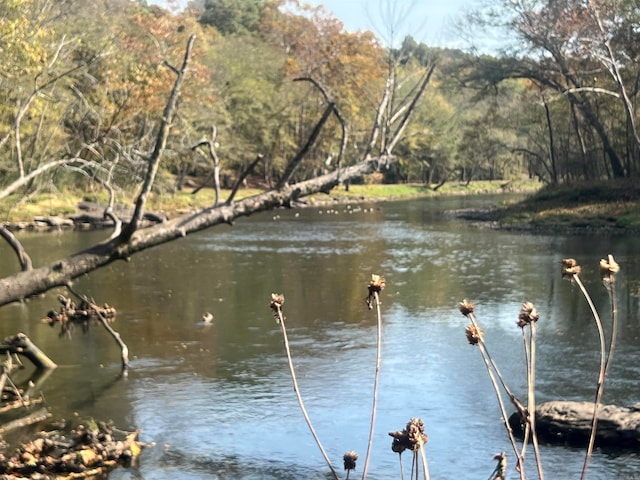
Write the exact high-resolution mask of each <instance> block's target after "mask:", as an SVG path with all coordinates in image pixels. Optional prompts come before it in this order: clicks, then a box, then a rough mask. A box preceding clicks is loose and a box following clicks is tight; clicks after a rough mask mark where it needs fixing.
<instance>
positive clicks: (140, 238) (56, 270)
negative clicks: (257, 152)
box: [0, 158, 387, 306]
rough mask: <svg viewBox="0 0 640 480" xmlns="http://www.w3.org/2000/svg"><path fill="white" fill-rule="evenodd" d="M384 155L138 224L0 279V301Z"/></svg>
mask: <svg viewBox="0 0 640 480" xmlns="http://www.w3.org/2000/svg"><path fill="white" fill-rule="evenodd" d="M381 161H384V162H386V161H387V159H385V158H369V159H367V160H366V161H363V162H360V163H357V164H355V165H351V166H349V167H345V168H344V169H342V171H341V172H338V171H334V172H331V173H328V174H325V175H321V176H319V177H316V178H313V179H311V180H306V181H304V182H299V183H295V184H292V185H285V186H284V187H283V188H282V189H280V190H270V191H268V192H264V193H261V194H258V195H254V196H252V197H247V198H243V199H242V200H238V201H236V202H233V203H232V204H229V205H220V206H218V207H216V208H204V209H201V210H198V211H197V212H195V213H191V214H186V215H182V216H179V217H176V218H173V219H170V220H168V221H166V222H164V223H161V224H155V225H152V226H149V227H146V228H142V229H140V230H138V231H136V232H134V233H133V234H132V235H131V238H129V241H128V242H126V243H123V242H122V241H121V240H120V237H118V238H114V239H111V240H109V241H106V242H103V243H99V244H96V245H93V246H91V247H89V248H88V249H86V250H83V251H81V252H78V253H75V254H73V255H71V256H69V257H66V258H63V259H60V260H57V261H55V262H53V263H51V264H49V265H46V266H43V267H39V268H33V269H32V270H29V271H26V272H19V273H16V274H14V275H11V276H8V277H5V278H2V279H0V306H2V305H6V304H9V303H12V302H16V301H21V300H23V299H26V298H28V297H31V296H33V295H37V294H39V293H43V292H46V291H48V290H51V289H52V288H56V287H66V285H67V284H68V283H69V282H71V281H72V280H73V279H74V278H77V277H79V276H81V275H85V274H87V273H89V272H92V271H94V270H96V269H98V268H100V267H103V266H105V265H108V264H110V263H112V262H114V261H116V260H126V259H128V258H129V257H131V256H132V255H133V254H135V253H138V252H140V251H143V250H146V249H148V248H151V247H154V246H157V245H161V244H163V243H166V242H170V241H172V240H175V239H178V238H182V237H184V236H186V235H188V234H190V233H194V232H198V231H201V230H204V229H207V228H210V227H213V226H215V225H220V224H223V223H226V224H228V223H231V222H232V221H233V220H234V219H236V218H239V217H246V216H249V215H252V214H254V213H258V212H263V211H266V210H271V209H273V208H277V207H280V206H283V205H288V204H290V203H291V202H292V201H294V200H296V199H298V198H302V197H305V196H308V195H312V194H314V193H318V192H329V191H331V189H333V188H334V187H335V186H337V185H338V182H339V180H349V179H352V178H357V177H359V176H361V175H363V174H367V173H372V172H374V171H376V170H377V169H378V166H379V164H380V162H381Z"/></svg>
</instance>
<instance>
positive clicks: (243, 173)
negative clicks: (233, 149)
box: [225, 153, 264, 205]
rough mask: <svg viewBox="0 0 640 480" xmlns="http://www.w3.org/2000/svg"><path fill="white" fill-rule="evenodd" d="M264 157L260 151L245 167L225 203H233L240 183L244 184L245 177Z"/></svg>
mask: <svg viewBox="0 0 640 480" xmlns="http://www.w3.org/2000/svg"><path fill="white" fill-rule="evenodd" d="M263 158H264V155H262V154H261V153H259V154H258V155H256V158H255V160H254V161H253V162H251V163H250V164H249V166H248V167H247V168H245V169H244V171H243V172H242V173H241V174H240V176H239V177H238V180H236V183H235V185H234V186H233V188H232V189H231V193H230V194H229V198H227V201H226V202H225V205H231V202H232V201H233V199H234V197H235V196H236V193H238V189H239V188H240V185H242V182H243V181H244V179H245V178H247V175H249V174H250V173H251V172H252V171H253V169H254V168H256V165H258V162H259V161H260V160H262V159H263Z"/></svg>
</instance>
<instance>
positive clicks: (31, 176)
mask: <svg viewBox="0 0 640 480" xmlns="http://www.w3.org/2000/svg"><path fill="white" fill-rule="evenodd" d="M74 163H78V164H81V165H85V166H95V165H96V164H95V162H92V161H89V160H84V159H82V158H78V157H74V158H65V159H63V160H54V161H52V162H49V163H45V164H44V165H40V166H39V167H38V168H36V169H35V170H33V171H31V172H29V174H28V175H26V176H24V177H21V178H18V179H17V180H15V181H14V182H13V183H11V184H10V185H8V186H7V187H5V188H4V189H3V190H2V191H0V200H2V199H3V198H6V197H8V196H9V195H11V194H12V193H13V192H15V191H16V190H18V189H19V188H21V187H23V186H24V185H26V184H27V183H29V182H30V181H31V180H33V179H34V178H36V177H37V176H39V175H42V174H43V173H44V172H46V171H48V170H51V169H53V168H56V167H59V166H61V165H71V164H74Z"/></svg>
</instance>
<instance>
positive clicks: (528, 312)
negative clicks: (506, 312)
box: [516, 302, 540, 328]
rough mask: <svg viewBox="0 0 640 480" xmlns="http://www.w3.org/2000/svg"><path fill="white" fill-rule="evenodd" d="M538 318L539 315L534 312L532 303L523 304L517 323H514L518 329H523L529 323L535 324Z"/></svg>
mask: <svg viewBox="0 0 640 480" xmlns="http://www.w3.org/2000/svg"><path fill="white" fill-rule="evenodd" d="M539 318H540V314H539V313H538V311H537V310H536V307H534V306H533V303H531V302H525V303H523V304H522V308H521V309H520V313H519V314H518V321H517V322H516V323H517V325H518V326H519V327H520V328H524V327H525V326H527V325H529V324H530V323H531V322H537V321H538V319H539Z"/></svg>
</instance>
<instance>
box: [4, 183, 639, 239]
mask: <svg viewBox="0 0 640 480" xmlns="http://www.w3.org/2000/svg"><path fill="white" fill-rule="evenodd" d="M260 192H261V190H260V189H257V188H247V189H243V190H241V191H240V192H239V193H238V195H237V198H243V197H248V196H251V195H255V194H258V193H260ZM503 193H525V194H529V195H528V196H527V197H526V198H525V199H524V200H522V201H520V202H518V203H515V204H507V205H502V206H500V207H498V208H495V209H492V210H477V209H471V210H466V211H462V212H455V215H456V216H457V217H458V218H463V219H465V220H469V221H472V222H475V223H476V224H478V225H481V226H484V227H490V228H499V229H507V230H519V231H531V232H540V233H554V232H563V233H590V232H599V233H609V234H627V233H636V232H640V185H639V184H637V182H634V181H632V180H624V181H606V182H604V181H603V182H592V183H589V184H576V185H563V186H559V187H554V188H550V187H545V188H542V185H541V184H540V183H538V182H533V181H517V182H516V181H513V182H505V181H478V182H471V183H469V184H467V183H462V182H449V183H445V184H444V185H442V186H440V187H437V186H429V185H422V184H396V185H383V184H366V185H351V186H350V187H349V190H346V189H345V187H337V188H335V189H333V190H332V191H331V192H330V193H329V194H315V195H311V196H309V197H305V198H304V199H303V201H302V202H300V203H299V204H298V205H299V206H300V207H305V206H307V207H309V206H326V205H333V204H337V203H339V204H357V203H363V202H370V203H373V202H385V201H395V200H409V199H415V198H428V197H436V196H443V195H487V194H493V195H496V194H503ZM228 194H229V191H222V198H223V199H224V198H225V197H226V196H227V195H228ZM214 201H215V195H214V192H213V190H212V189H202V190H200V192H198V194H197V195H194V194H192V193H191V191H178V192H172V193H165V194H162V195H159V194H155V195H154V196H153V197H152V198H151V199H150V201H149V204H148V211H149V212H151V213H148V214H147V218H146V220H147V221H148V222H151V223H155V222H160V221H162V220H163V219H165V218H173V217H175V216H177V215H181V214H185V213H189V212H193V211H195V210H197V209H200V208H203V207H206V206H208V205H212V204H213V203H214ZM106 203H107V198H106V194H102V193H92V194H84V195H80V194H78V193H68V192H57V193H47V194H38V195H33V196H31V197H29V198H26V199H19V198H9V199H6V200H5V201H3V202H1V203H0V219H2V221H3V222H4V224H5V226H7V227H8V228H9V229H11V230H32V231H47V230H51V229H56V230H57V229H65V228H68V229H72V228H76V229H85V230H86V229H95V228H105V227H110V226H111V220H109V219H105V218H103V209H104V205H106ZM132 206H133V201H131V203H130V204H129V205H126V204H124V203H121V204H119V205H117V206H116V213H117V214H118V216H119V217H121V218H123V219H125V220H126V218H127V216H128V214H129V213H130V211H131V209H132Z"/></svg>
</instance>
